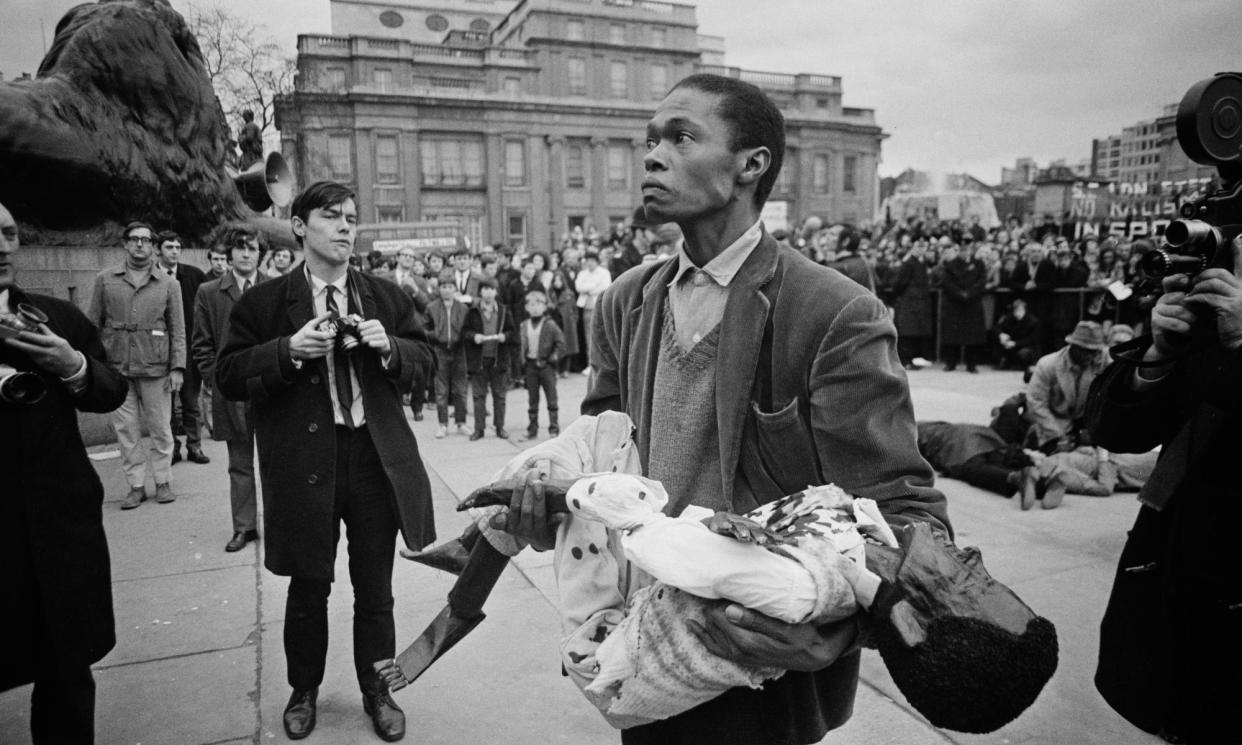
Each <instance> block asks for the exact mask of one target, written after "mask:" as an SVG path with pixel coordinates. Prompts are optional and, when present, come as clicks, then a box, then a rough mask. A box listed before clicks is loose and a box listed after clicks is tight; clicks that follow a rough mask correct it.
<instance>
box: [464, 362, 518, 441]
mask: <svg viewBox="0 0 1242 745" xmlns="http://www.w3.org/2000/svg"><path fill="white" fill-rule="evenodd" d="M470 388H471V391H472V392H473V394H474V431H475V432H482V431H483V430H484V429H486V428H487V393H488V391H489V390H490V391H491V393H492V405H493V407H494V408H495V416H494V417H493V418H492V419H493V421H494V422H495V424H496V429H498V430H500V429H504V428H505V395H506V394H508V392H509V363H508V361H507V360H503V359H500V360H498V359H497V358H495V357H484V358H483V366H482V367H480V368H479V371H478V372H476V373H474V374H472V375H471V376H470Z"/></svg>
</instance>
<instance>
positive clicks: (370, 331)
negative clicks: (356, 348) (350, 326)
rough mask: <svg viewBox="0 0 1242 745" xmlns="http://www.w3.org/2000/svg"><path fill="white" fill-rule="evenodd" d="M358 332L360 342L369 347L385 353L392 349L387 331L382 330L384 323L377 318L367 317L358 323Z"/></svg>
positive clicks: (382, 353)
mask: <svg viewBox="0 0 1242 745" xmlns="http://www.w3.org/2000/svg"><path fill="white" fill-rule="evenodd" d="M358 334H359V336H361V337H362V343H363V344H366V345H367V346H368V347H370V348H371V349H374V350H375V351H377V352H379V353H380V354H381V355H386V354H388V353H389V352H391V351H392V342H391V341H389V339H388V332H387V331H385V330H384V324H382V323H380V322H379V320H378V319H375V318H368V319H367V320H365V321H362V322H360V323H359V324H358Z"/></svg>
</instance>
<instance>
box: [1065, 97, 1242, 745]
mask: <svg viewBox="0 0 1242 745" xmlns="http://www.w3.org/2000/svg"><path fill="white" fill-rule="evenodd" d="M1240 101H1242V74H1239V73H1221V74H1218V75H1217V76H1216V77H1214V78H1210V79H1208V80H1203V81H1200V82H1199V83H1197V84H1195V86H1193V87H1192V88H1191V89H1190V91H1188V92H1187V94H1186V96H1185V97H1184V98H1183V100H1182V103H1181V106H1180V108H1179V110H1178V114H1177V135H1178V140H1179V142H1180V143H1181V146H1182V148H1183V149H1184V150H1185V151H1186V153H1187V155H1189V156H1190V158H1191V159H1193V160H1195V161H1196V162H1199V163H1203V164H1211V165H1215V166H1216V167H1217V169H1218V171H1219V173H1220V177H1221V182H1222V188H1220V189H1218V190H1216V191H1215V193H1213V194H1210V195H1208V196H1206V197H1203V198H1201V199H1198V200H1196V201H1193V202H1190V203H1187V204H1185V205H1183V206H1182V209H1181V214H1182V217H1183V218H1184V219H1182V220H1178V221H1175V222H1174V223H1173V224H1172V225H1170V226H1169V228H1168V230H1167V231H1166V233H1165V245H1164V247H1162V248H1161V249H1157V250H1156V251H1154V252H1152V253H1151V254H1150V255H1149V256H1148V257H1146V258H1145V259H1144V271H1145V272H1146V273H1147V274H1148V275H1149V276H1162V277H1163V280H1162V290H1163V294H1161V295H1160V297H1159V300H1158V301H1157V302H1156V305H1155V307H1154V308H1153V310H1152V314H1151V334H1150V336H1144V337H1140V338H1138V339H1134V340H1133V341H1131V342H1128V343H1126V344H1122V345H1119V346H1117V347H1115V348H1114V349H1113V357H1114V359H1115V362H1114V363H1113V364H1112V365H1110V366H1109V367H1108V369H1106V370H1105V371H1104V373H1103V374H1101V376H1100V377H1099V378H1098V379H1097V380H1096V382H1095V385H1094V386H1093V387H1092V391H1091V399H1090V402H1089V403H1088V410H1087V422H1088V426H1089V427H1090V429H1091V434H1092V436H1093V438H1094V440H1095V442H1096V443H1097V444H1098V445H1101V446H1103V447H1105V448H1108V449H1109V450H1114V451H1120V452H1133V453H1138V452H1146V451H1148V450H1151V449H1152V448H1154V447H1155V446H1157V445H1162V448H1161V453H1160V459H1159V461H1158V463H1157V465H1156V469H1155V471H1154V472H1153V473H1152V475H1151V477H1150V479H1149V480H1148V481H1147V483H1146V485H1145V486H1144V487H1143V489H1142V491H1141V492H1140V494H1139V499H1140V500H1141V501H1142V502H1143V506H1142V508H1141V509H1140V511H1139V515H1138V518H1137V520H1136V522H1135V524H1134V527H1133V529H1132V530H1131V531H1130V533H1129V538H1128V540H1127V542H1126V545H1125V548H1124V550H1123V551H1122V554H1121V559H1120V563H1119V567H1118V570H1117V574H1116V579H1115V581H1114V584H1113V589H1112V595H1111V597H1110V598H1109V603H1108V609H1107V611H1106V612H1105V615H1104V619H1103V622H1102V624H1101V628H1100V657H1099V667H1098V669H1097V671H1096V676H1095V684H1096V687H1097V688H1098V689H1099V691H1100V693H1102V694H1103V696H1104V698H1105V699H1106V700H1107V701H1108V703H1109V704H1110V705H1111V706H1112V707H1113V708H1114V709H1116V710H1117V711H1118V712H1119V713H1120V714H1121V715H1122V716H1124V717H1125V718H1126V719H1127V720H1129V721H1130V722H1131V723H1132V724H1134V725H1135V726H1137V727H1139V728H1140V729H1143V730H1145V731H1147V732H1152V733H1156V734H1159V735H1160V736H1161V737H1162V738H1164V739H1165V740H1167V741H1168V742H1176V743H1192V744H1193V743H1218V742H1238V741H1240V738H1242V720H1239V719H1238V718H1237V716H1236V714H1235V710H1234V706H1235V704H1236V701H1237V695H1238V692H1239V691H1242V580H1239V577H1238V573H1237V571H1236V570H1235V568H1234V565H1235V563H1236V558H1237V557H1236V554H1235V551H1234V548H1233V547H1234V546H1235V545H1236V544H1235V543H1234V541H1235V540H1236V539H1237V535H1236V526H1238V525H1239V524H1242V487H1240V486H1239V475H1238V472H1237V469H1236V467H1235V462H1234V460H1233V459H1234V458H1236V457H1237V456H1238V445H1239V443H1242V239H1239V233H1242V147H1240V144H1242V104H1240V103H1239V102H1240Z"/></svg>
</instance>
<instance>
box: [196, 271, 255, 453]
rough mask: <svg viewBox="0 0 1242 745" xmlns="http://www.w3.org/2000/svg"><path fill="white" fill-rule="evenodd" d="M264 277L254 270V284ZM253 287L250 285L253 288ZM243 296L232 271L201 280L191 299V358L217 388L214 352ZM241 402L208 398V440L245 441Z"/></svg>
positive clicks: (244, 411)
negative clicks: (192, 312) (209, 417)
mask: <svg viewBox="0 0 1242 745" xmlns="http://www.w3.org/2000/svg"><path fill="white" fill-rule="evenodd" d="M265 279H267V277H265V276H263V274H262V273H260V272H255V273H254V277H253V278H252V279H251V281H252V282H254V283H256V284H257V283H259V282H262V281H263V280H265ZM251 289H253V286H252V288H251ZM241 295H242V291H241V288H240V287H238V286H237V278H236V277H235V276H234V275H233V273H232V272H225V273H224V274H223V275H221V276H220V277H218V278H216V279H213V280H210V281H208V282H204V283H203V284H202V285H201V286H199V288H198V293H197V295H196V297H195V299H194V328H193V329H192V330H191V331H190V334H191V336H190V359H191V360H193V362H194V367H195V368H196V369H197V370H198V371H199V373H200V374H201V375H202V378H203V383H204V384H205V385H208V386H210V387H211V388H213V389H214V388H215V387H216V355H217V354H219V352H220V350H221V349H222V348H223V347H224V340H225V338H227V336H228V331H229V314H231V313H232V312H233V306H234V305H236V304H237V300H238V298H240V297H241ZM249 408H250V405H249V404H247V403H246V402H244V401H230V400H228V399H227V398H225V397H224V396H212V397H211V421H212V427H211V439H213V440H216V441H219V442H228V441H229V440H244V439H246V438H247V437H248V434H247V423H246V421H247V416H248V412H247V409H249Z"/></svg>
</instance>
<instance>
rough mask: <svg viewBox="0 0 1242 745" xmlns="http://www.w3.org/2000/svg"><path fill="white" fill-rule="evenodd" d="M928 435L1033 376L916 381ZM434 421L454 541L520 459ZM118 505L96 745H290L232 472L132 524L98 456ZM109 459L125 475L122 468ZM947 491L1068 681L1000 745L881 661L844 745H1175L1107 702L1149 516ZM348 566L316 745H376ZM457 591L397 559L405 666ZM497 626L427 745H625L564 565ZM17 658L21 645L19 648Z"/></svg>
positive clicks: (426, 432) (443, 512)
mask: <svg viewBox="0 0 1242 745" xmlns="http://www.w3.org/2000/svg"><path fill="white" fill-rule="evenodd" d="M910 384H911V389H912V391H913V394H914V402H915V415H916V416H917V417H918V418H919V419H941V420H947V421H960V422H978V423H986V422H987V420H988V414H989V411H990V409H991V407H992V406H994V405H996V404H997V403H999V402H1000V401H1001V400H1002V399H1003V398H1004V397H1005V396H1007V395H1009V394H1011V393H1013V392H1015V391H1017V390H1020V389H1021V386H1022V383H1021V378H1020V375H1019V374H1018V373H1013V372H991V371H988V370H986V369H985V370H984V371H983V372H981V373H980V374H978V375H970V374H967V373H964V372H955V373H946V372H943V371H941V370H938V369H929V370H922V371H918V372H912V373H910ZM585 388H586V378H585V377H584V376H581V375H575V376H571V377H570V378H568V379H564V380H561V381H560V391H561V396H562V405H561V410H562V412H565V415H564V416H563V421H568V420H569V419H572V413H573V412H576V411H577V407H578V403H579V402H580V401H581V399H582V395H583V393H584V391H585ZM525 395H526V394H525V392H523V391H513V392H511V393H510V394H509V399H508V400H509V430H510V431H511V432H513V433H514V434H520V433H521V432H522V431H523V430H524V427H523V424H524V423H525V416H526V415H525V410H526V398H525ZM435 426H436V424H435V415H434V412H431V411H428V412H427V417H426V418H425V421H423V422H415V423H414V429H415V433H416V434H417V436H418V440H419V445H420V448H421V450H422V455H423V458H424V460H425V462H426V463H427V466H428V470H429V472H430V473H431V479H432V486H433V490H434V494H435V507H436V520H437V526H438V531H439V534H440V536H441V538H442V539H443V538H446V537H450V536H453V535H456V534H457V533H458V532H459V531H460V530H461V529H462V527H463V526H464V525H465V520H464V518H463V517H462V516H461V515H459V514H458V513H456V512H454V510H453V508H454V506H455V505H456V503H457V501H458V500H459V499H460V498H462V497H464V496H465V495H466V494H468V493H469V492H470V491H471V490H472V489H473V488H475V487H477V486H479V485H481V484H483V483H486V482H487V481H488V480H489V477H490V476H491V474H492V473H494V472H495V471H496V470H497V469H498V468H499V467H500V466H501V465H502V464H503V463H504V462H506V461H507V460H508V459H509V458H511V457H513V455H514V454H516V453H517V452H518V451H519V450H520V449H521V447H522V444H521V443H520V442H517V441H514V442H510V441H504V440H498V439H496V438H494V437H493V436H492V435H491V433H490V431H489V433H488V436H487V437H486V438H485V439H483V440H480V441H478V442H468V441H467V439H466V438H465V437H464V436H456V435H452V436H450V437H448V438H445V439H442V440H437V439H434V437H433V434H434V432H435ZM94 450H95V456H96V458H98V460H97V461H96V465H97V467H98V469H99V473H100V475H101V477H102V478H103V481H104V484H105V488H106V491H107V500H106V503H105V504H104V523H105V527H106V529H107V532H108V538H109V543H110V546H111V551H112V576H113V596H114V602H115V606H116V631H117V640H118V641H117V646H116V648H115V649H114V650H113V651H112V653H111V654H109V655H108V656H107V657H105V658H104V659H103V660H102V661H101V662H100V663H99V664H98V665H97V666H96V671H95V678H96V680H97V682H98V689H99V690H98V714H97V731H98V742H100V743H102V744H103V745H138V744H140V745H156V744H157V743H168V744H170V745H209V744H210V745H223V744H225V743H228V744H230V745H232V744H237V745H240V744H241V743H267V742H281V741H284V740H285V736H284V732H283V730H282V728H281V712H282V711H283V709H284V705H285V702H286V700H287V698H288V695H289V689H288V686H287V684H286V682H285V661H284V653H283V651H282V646H281V634H282V629H283V622H284V601H285V589H286V586H287V583H288V580H287V579H285V578H282V577H276V576H273V575H272V574H270V573H268V572H267V571H265V570H264V569H263V563H262V550H263V544H262V542H260V543H258V544H257V545H255V544H251V546H248V547H247V548H246V549H245V550H243V551H241V552H239V553H235V554H229V553H225V552H224V550H223V549H224V544H225V542H226V541H227V540H228V538H229V535H230V531H231V528H230V519H229V503H228V477H227V474H226V460H227V456H226V453H225V449H224V446H223V443H209V444H208V445H207V447H206V448H205V451H206V452H207V454H208V455H210V456H211V458H212V462H211V463H210V464H208V465H195V464H189V463H183V464H179V465H177V466H176V467H175V469H174V487H175V489H176V491H177V492H178V494H179V498H178V500H177V501H176V502H174V503H172V504H166V505H161V504H155V503H153V502H147V503H144V504H143V505H142V506H141V507H140V508H139V509H137V510H133V511H129V512H121V511H120V509H119V507H118V504H119V501H120V498H121V497H122V496H123V495H124V494H125V490H126V489H125V485H124V482H123V480H122V478H121V475H120V472H119V461H118V460H117V459H116V458H115V457H114V456H111V454H110V453H109V452H108V451H109V447H108V446H103V447H99V448H95V449H94ZM110 456H111V457H110ZM937 484H938V486H939V487H940V488H941V489H942V490H943V491H944V492H945V494H946V495H947V496H948V498H949V512H950V516H951V518H952V520H953V523H954V527H955V529H956V531H957V541H958V543H959V544H961V545H975V546H979V547H980V549H981V550H982V553H983V558H984V561H985V563H986V565H987V567H988V569H989V570H990V571H991V573H992V574H993V575H994V576H995V577H996V578H997V579H999V580H1000V581H1002V582H1005V583H1006V584H1008V585H1009V586H1010V587H1012V588H1013V589H1014V590H1015V591H1016V592H1017V593H1018V594H1019V595H1020V596H1021V597H1022V598H1023V599H1024V600H1025V601H1026V602H1027V603H1028V604H1030V605H1031V606H1032V607H1033V608H1034V609H1035V610H1036V611H1037V612H1038V613H1040V614H1042V615H1045V616H1047V617H1048V618H1049V619H1051V620H1052V621H1053V622H1054V623H1055V624H1056V627H1057V631H1058V635H1059V639H1060V645H1061V654H1060V666H1059V668H1058V670H1057V673H1056V675H1055V677H1054V678H1053V679H1052V681H1051V683H1050V684H1049V685H1048V686H1047V688H1046V689H1045V690H1044V692H1043V694H1042V695H1041V696H1040V697H1039V699H1038V700H1037V701H1036V702H1035V704H1034V705H1033V706H1032V707H1031V708H1030V709H1029V710H1028V711H1027V712H1026V713H1025V714H1023V715H1022V716H1021V717H1019V718H1018V719H1017V720H1015V721H1014V722H1013V723H1011V724H1010V725H1009V726H1007V727H1005V728H1003V729H1001V730H1000V731H998V732H995V733H992V734H989V735H962V734H959V733H954V732H947V731H941V730H937V729H935V728H934V727H931V726H930V725H929V724H928V723H927V722H926V721H925V720H923V719H922V718H921V717H920V716H919V715H918V714H917V713H914V712H913V710H912V709H910V708H909V706H908V705H907V704H906V703H905V701H904V699H903V698H902V697H901V694H900V693H899V692H898V691H897V689H896V687H895V686H894V685H893V683H892V681H891V679H890V678H889V677H888V675H887V673H886V671H885V669H884V666H883V663H882V661H881V660H880V658H879V655H878V654H876V653H874V652H871V651H868V652H865V653H864V656H863V681H862V685H861V686H860V688H859V692H858V701H857V705H856V707H855V713H854V717H853V719H852V720H851V721H850V722H849V723H848V724H847V725H846V726H845V727H843V728H841V729H840V730H837V731H835V732H832V733H830V734H829V735H828V736H827V737H826V738H825V740H824V743H830V744H832V745H884V744H886V743H892V744H894V745H897V744H900V745H924V744H926V745H936V744H942V743H960V744H962V745H975V744H977V743H978V744H981V743H996V744H997V745H1036V744H1048V745H1063V744H1064V745H1070V744H1072V745H1096V744H1098V745H1147V744H1152V745H1154V744H1156V743H1159V742H1160V741H1159V740H1157V739H1156V738H1154V737H1150V736H1148V735H1145V734H1143V733H1142V732H1139V731H1138V730H1135V729H1134V728H1132V727H1131V726H1129V725H1128V724H1127V723H1126V722H1124V721H1123V720H1122V719H1121V718H1120V717H1118V716H1117V715H1116V714H1114V713H1113V712H1112V710H1111V709H1109V708H1108V706H1107V705H1105V703H1104V702H1103V700H1102V699H1101V698H1100V696H1099V694H1098V693H1096V691H1095V689H1094V687H1093V686H1092V684H1091V677H1092V674H1093V672H1094V667H1095V656H1096V645H1097V643H1098V627H1099V621H1100V617H1101V615H1102V614H1103V610H1104V605H1105V601H1106V599H1107V593H1108V590H1109V587H1110V585H1111V583H1112V575H1113V571H1114V569H1115V566H1116V560H1117V556H1118V554H1119V553H1120V551H1121V546H1122V543H1123V541H1124V538H1125V533H1126V530H1127V529H1128V528H1129V526H1130V524H1131V523H1132V522H1133V520H1134V516H1135V514H1136V512H1137V511H1138V502H1137V501H1136V500H1135V498H1134V496H1133V495H1132V494H1122V495H1117V496H1114V497H1111V498H1107V499H1092V498H1088V497H1075V496H1070V497H1067V498H1066V500H1065V503H1064V504H1063V505H1062V506H1061V507H1060V508H1059V509H1056V510H1051V511H1044V510H1040V509H1038V508H1036V509H1035V510H1033V511H1030V512H1021V511H1020V510H1019V509H1018V505H1017V504H1016V503H1015V502H1014V501H1013V500H1009V499H1004V498H1002V497H998V496H996V495H993V494H989V493H986V492H983V491H981V490H978V489H975V488H974V487H971V486H968V485H966V484H963V483H961V482H959V481H955V480H952V479H941V480H939V481H938V482H937ZM345 562H346V554H345V551H344V546H342V547H341V550H340V552H339V558H338V561H337V570H336V573H337V577H338V578H340V580H341V581H339V582H338V583H337V585H336V587H335V592H334V593H333V594H332V597H331V602H330V607H329V612H330V618H331V647H330V650H329V662H328V677H327V679H326V680H325V682H324V685H323V686H322V688H321V689H320V697H319V702H320V703H319V725H318V727H317V728H316V730H315V732H314V734H313V735H312V736H311V737H310V738H309V739H307V740H306V742H307V743H325V744H327V743H330V744H332V745H344V744H348V743H375V742H379V739H378V738H377V737H376V736H375V735H374V734H373V733H372V731H371V729H370V723H369V721H368V720H367V718H366V717H365V715H364V714H363V712H362V706H361V699H360V696H359V694H358V691H357V687H356V683H355V682H354V680H353V667H352V662H351V658H352V654H351V650H350V646H351V645H350V641H349V640H350V618H351V593H350V590H349V584H348V581H347V577H348V573H347V570H346V563H345ZM451 583H452V577H450V576H447V575H444V574H442V573H439V572H436V571H435V570H432V569H430V568H428V567H425V566H422V565H418V564H413V563H410V562H407V561H404V560H400V559H398V562H397V568H396V571H395V575H394V578H393V586H394V591H395V595H396V613H397V637H398V648H399V649H400V648H402V647H404V646H405V645H406V644H408V643H409V642H410V641H412V640H413V638H414V637H415V636H416V635H417V634H418V633H419V632H420V631H422V629H423V627H424V626H425V625H426V624H427V622H429V621H430V620H431V618H432V617H433V616H434V615H435V614H436V612H437V611H439V609H440V608H441V607H443V605H444V599H445V594H446V593H447V591H448V589H449V587H450V585H451ZM486 611H487V614H488V618H487V620H486V621H484V622H483V624H482V625H480V626H479V627H478V628H477V629H476V630H475V631H474V633H473V634H471V635H470V636H469V637H468V638H466V639H465V640H464V641H463V642H462V643H461V644H459V645H458V646H457V647H455V648H454V649H453V650H452V651H451V652H450V653H449V654H448V655H446V656H445V657H443V658H442V659H441V660H440V661H438V662H437V663H436V664H435V665H434V666H433V667H432V668H431V670H430V671H429V672H428V673H427V674H426V675H424V676H423V677H422V678H421V679H419V680H418V681H417V682H416V683H415V684H414V685H413V686H411V687H409V688H406V689H404V690H402V691H400V692H398V693H396V694H395V698H396V700H397V701H398V703H399V704H400V705H401V706H402V707H403V708H404V709H405V712H406V716H407V720H408V723H409V734H408V735H407V737H406V740H405V742H409V743H418V744H419V745H473V744H475V743H505V744H512V745H527V744H529V745H535V744H543V743H570V744H573V745H594V744H596V743H617V742H619V741H620V738H619V736H618V734H617V733H616V732H615V731H613V730H612V729H611V728H610V727H609V726H608V725H607V724H606V723H605V722H604V720H603V719H602V718H601V717H600V716H599V715H598V714H597V713H595V711H594V709H593V708H592V707H590V706H589V705H588V704H587V702H586V700H585V699H584V698H582V696H581V694H580V693H579V692H578V691H577V689H576V688H575V687H574V686H573V684H572V683H571V682H570V681H569V680H568V679H566V678H563V677H561V674H560V663H559V658H558V654H557V639H558V635H559V623H558V620H557V613H556V586H555V581H554V578H553V576H552V570H551V555H550V554H535V553H532V552H526V553H524V554H523V555H521V556H519V557H518V558H517V559H516V560H515V561H514V562H513V564H512V565H511V566H510V567H509V569H508V570H506V572H505V574H504V576H503V577H502V578H501V580H500V583H499V584H498V586H497V588H496V590H495V592H494V593H493V594H492V596H491V598H490V600H489V601H488V604H487V606H486ZM7 641H8V643H15V642H16V640H7ZM29 697H30V688H29V687H23V688H18V689H15V690H12V691H8V692H6V693H3V694H0V743H6V744H11V745H21V744H22V743H28V742H29V729H28V725H29V719H28V709H29Z"/></svg>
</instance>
